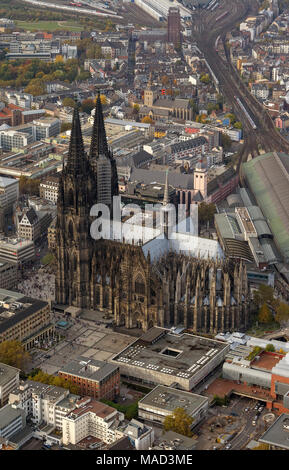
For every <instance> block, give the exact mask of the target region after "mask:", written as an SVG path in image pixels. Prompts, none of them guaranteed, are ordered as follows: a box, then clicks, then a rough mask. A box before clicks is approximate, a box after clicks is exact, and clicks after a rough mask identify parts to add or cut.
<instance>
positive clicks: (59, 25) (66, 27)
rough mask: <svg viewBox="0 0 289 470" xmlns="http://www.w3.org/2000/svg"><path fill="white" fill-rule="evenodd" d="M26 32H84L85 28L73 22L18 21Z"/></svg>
mask: <svg viewBox="0 0 289 470" xmlns="http://www.w3.org/2000/svg"><path fill="white" fill-rule="evenodd" d="M15 23H16V25H17V26H18V27H19V28H23V29H25V30H26V31H50V32H53V31H82V30H83V26H82V25H79V24H77V23H75V22H72V21H38V22H37V21H16V22H15Z"/></svg>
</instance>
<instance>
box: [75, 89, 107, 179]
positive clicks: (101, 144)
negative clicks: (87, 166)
mask: <svg viewBox="0 0 289 470" xmlns="http://www.w3.org/2000/svg"><path fill="white" fill-rule="evenodd" d="M99 155H105V156H107V157H109V158H111V155H110V152H109V149H108V145H107V140H106V133H105V127H104V119H103V112H102V104H101V99H100V92H98V94H97V98H96V107H95V117H94V124H93V129H92V138H91V145H90V151H89V159H90V160H91V159H93V158H98V157H99ZM84 161H85V152H84V145H83V138H82V131H81V124H80V117H79V105H78V104H76V106H75V108H74V113H73V120H72V128H71V134H70V144H69V153H68V162H67V169H68V170H70V171H74V172H75V173H79V172H80V171H81V170H82V169H83V163H84Z"/></svg>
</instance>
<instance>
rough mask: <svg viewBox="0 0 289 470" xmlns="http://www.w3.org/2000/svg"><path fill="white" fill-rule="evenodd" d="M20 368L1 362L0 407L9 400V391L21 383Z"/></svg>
mask: <svg viewBox="0 0 289 470" xmlns="http://www.w3.org/2000/svg"><path fill="white" fill-rule="evenodd" d="M19 373H20V370H19V369H16V367H11V366H8V365H7V364H3V363H2V362H0V408H1V407H2V406H4V405H6V403H7V402H8V398H9V393H10V392H11V390H13V389H14V388H15V387H16V386H17V385H18V384H19Z"/></svg>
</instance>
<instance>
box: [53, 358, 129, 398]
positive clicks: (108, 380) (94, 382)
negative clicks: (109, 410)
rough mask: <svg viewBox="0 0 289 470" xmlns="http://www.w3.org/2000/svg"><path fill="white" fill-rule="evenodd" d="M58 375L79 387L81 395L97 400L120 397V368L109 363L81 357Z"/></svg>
mask: <svg viewBox="0 0 289 470" xmlns="http://www.w3.org/2000/svg"><path fill="white" fill-rule="evenodd" d="M58 375H59V377H62V378H63V379H65V380H69V381H71V382H72V383H73V384H75V385H77V387H78V393H79V394H80V395H85V396H90V397H93V398H96V399H97V400H100V399H102V398H105V399H106V400H113V399H114V398H115V397H117V396H118V395H119V387H120V373H119V368H118V367H117V366H115V365H113V364H110V363H108V362H102V361H95V360H93V359H88V358H86V357H79V358H78V359H75V360H73V361H71V362H70V363H69V364H67V365H66V366H65V367H63V368H62V369H60V370H59V371H58Z"/></svg>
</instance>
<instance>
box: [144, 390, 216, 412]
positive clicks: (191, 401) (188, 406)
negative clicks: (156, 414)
mask: <svg viewBox="0 0 289 470" xmlns="http://www.w3.org/2000/svg"><path fill="white" fill-rule="evenodd" d="M207 402H208V398H207V397H203V396H201V395H196V394H195V393H191V392H184V391H183V390H178V389H175V388H171V387H166V386H165V385H158V386H157V387H156V388H154V389H153V390H152V391H151V392H150V393H148V394H147V395H146V396H145V397H144V398H142V399H141V400H140V401H139V406H140V408H143V406H148V407H152V406H153V407H154V408H158V409H161V410H165V411H169V412H173V411H174V410H175V409H176V408H184V409H185V410H186V412H187V413H188V414H193V413H194V412H195V410H196V409H198V408H199V407H200V406H202V405H204V404H205V403H207Z"/></svg>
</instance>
